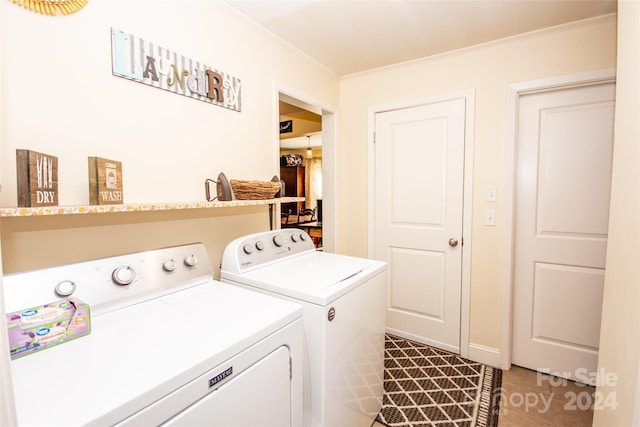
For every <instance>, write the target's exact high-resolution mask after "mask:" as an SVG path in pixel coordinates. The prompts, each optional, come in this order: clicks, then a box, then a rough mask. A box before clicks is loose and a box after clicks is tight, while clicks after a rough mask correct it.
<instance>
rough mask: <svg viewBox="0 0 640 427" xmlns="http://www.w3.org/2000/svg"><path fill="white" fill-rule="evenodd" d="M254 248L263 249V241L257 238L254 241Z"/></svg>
mask: <svg viewBox="0 0 640 427" xmlns="http://www.w3.org/2000/svg"><path fill="white" fill-rule="evenodd" d="M256 249H257V250H259V251H261V250H263V249H264V242H263V241H262V240H258V241H257V242H256Z"/></svg>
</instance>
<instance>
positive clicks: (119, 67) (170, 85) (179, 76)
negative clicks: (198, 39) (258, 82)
mask: <svg viewBox="0 0 640 427" xmlns="http://www.w3.org/2000/svg"><path fill="white" fill-rule="evenodd" d="M111 66H112V70H113V75H114V76H118V77H124V78H125V79H129V80H134V81H137V82H140V83H144V84H146V85H149V86H153V87H157V88H159V89H164V90H168V91H169V92H173V93H177V94H180V95H185V96H188V97H190V98H194V99H198V100H200V101H205V102H208V103H211V104H215V105H218V106H220V107H224V108H228V109H230V110H234V111H240V89H241V85H240V79H238V78H237V77H233V76H230V75H229V74H226V73H223V72H222V71H218V70H214V69H212V68H210V67H207V66H206V65H204V64H201V63H200V62H197V61H194V60H192V59H190V58H186V57H184V56H181V55H178V54H177V53H175V52H172V51H170V50H167V49H165V48H163V47H161V46H158V45H156V44H154V43H151V42H148V41H145V40H142V39H141V38H138V37H136V36H134V35H131V34H128V33H125V32H123V31H120V30H118V29H115V28H111Z"/></svg>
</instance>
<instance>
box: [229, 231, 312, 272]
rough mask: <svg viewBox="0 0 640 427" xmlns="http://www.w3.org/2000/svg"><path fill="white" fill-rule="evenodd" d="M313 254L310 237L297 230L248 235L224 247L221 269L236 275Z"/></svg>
mask: <svg viewBox="0 0 640 427" xmlns="http://www.w3.org/2000/svg"><path fill="white" fill-rule="evenodd" d="M315 250H316V248H315V246H314V244H313V240H312V239H311V237H309V235H308V234H307V233H306V232H305V231H304V230H300V229H298V228H284V229H281V230H272V231H266V232H263V233H256V234H250V235H248V236H244V237H241V238H238V239H236V240H234V241H232V242H231V243H229V244H228V245H227V247H226V248H225V250H224V254H223V255H222V268H221V269H222V270H224V271H229V272H235V273H240V272H242V271H247V270H248V269H251V268H255V267H257V266H260V265H263V264H266V263H270V262H273V261H276V260H281V259H282V258H285V257H289V256H295V255H298V254H301V253H306V252H313V251H315Z"/></svg>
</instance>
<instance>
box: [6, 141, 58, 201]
mask: <svg viewBox="0 0 640 427" xmlns="http://www.w3.org/2000/svg"><path fill="white" fill-rule="evenodd" d="M16 170H17V178H18V206H20V207H25V208H30V207H37V206H57V205H58V158H57V157H55V156H50V155H49V154H43V153H38V152H37V151H31V150H16Z"/></svg>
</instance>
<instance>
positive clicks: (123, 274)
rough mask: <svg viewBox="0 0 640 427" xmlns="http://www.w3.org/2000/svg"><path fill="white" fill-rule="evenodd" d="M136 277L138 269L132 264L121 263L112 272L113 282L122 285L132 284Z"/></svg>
mask: <svg viewBox="0 0 640 427" xmlns="http://www.w3.org/2000/svg"><path fill="white" fill-rule="evenodd" d="M135 278H136V271H135V270H134V269H133V268H132V267H131V266H130V265H121V266H120V267H118V268H116V269H115V270H113V273H111V279H112V280H113V283H115V284H116V285H120V286H127V285H130V284H131V282H133V279H135Z"/></svg>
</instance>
